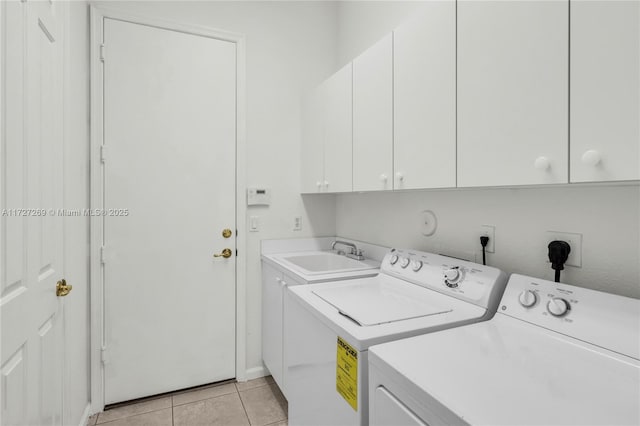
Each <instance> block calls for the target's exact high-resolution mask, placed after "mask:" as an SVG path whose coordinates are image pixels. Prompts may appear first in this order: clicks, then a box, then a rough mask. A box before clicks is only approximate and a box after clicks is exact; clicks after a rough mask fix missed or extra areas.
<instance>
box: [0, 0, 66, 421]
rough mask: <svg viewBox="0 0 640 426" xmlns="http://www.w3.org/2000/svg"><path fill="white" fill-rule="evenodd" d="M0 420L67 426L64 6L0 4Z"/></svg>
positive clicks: (30, 3) (21, 3)
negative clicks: (59, 292)
mask: <svg viewBox="0 0 640 426" xmlns="http://www.w3.org/2000/svg"><path fill="white" fill-rule="evenodd" d="M0 8H1V9H2V12H1V18H2V19H1V24H2V25H1V26H0V29H1V31H0V32H1V37H2V43H0V44H1V45H2V77H3V78H2V95H3V96H2V99H3V104H2V128H3V134H2V135H3V138H2V173H1V176H2V178H1V179H2V185H1V187H2V217H1V219H2V221H1V222H2V227H1V232H2V256H1V265H0V271H1V274H0V275H1V281H0V310H1V318H0V319H1V323H2V345H1V347H2V350H1V352H2V354H1V357H2V359H1V361H0V373H1V374H0V375H1V381H2V383H1V387H0V389H1V390H0V393H1V396H0V399H1V411H0V423H2V424H3V425H4V424H6V425H15V424H29V425H57V424H62V423H63V419H62V397H63V386H62V374H63V354H64V336H63V317H64V315H63V307H64V305H63V301H62V299H61V298H59V297H57V296H56V282H57V281H58V280H60V279H61V278H62V277H63V276H64V272H63V270H62V265H63V259H62V253H63V250H62V248H63V227H62V219H63V218H62V217H61V216H57V214H58V209H60V208H62V188H63V164H62V159H63V149H62V148H63V145H62V143H63V137H62V135H63V134H62V132H63V128H62V122H63V103H62V101H63V99H62V90H63V84H62V77H63V73H62V67H63V43H62V40H61V36H62V33H63V31H62V22H63V21H62V19H61V14H62V13H63V12H62V9H61V4H60V3H58V2H44V1H37V2H27V3H24V2H21V1H18V0H12V1H6V2H2V4H0Z"/></svg>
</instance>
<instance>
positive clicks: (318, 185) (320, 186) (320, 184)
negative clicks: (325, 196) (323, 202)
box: [316, 181, 322, 191]
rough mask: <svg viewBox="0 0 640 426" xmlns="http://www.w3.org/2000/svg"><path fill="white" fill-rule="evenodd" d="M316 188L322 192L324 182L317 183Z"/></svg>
mask: <svg viewBox="0 0 640 426" xmlns="http://www.w3.org/2000/svg"><path fill="white" fill-rule="evenodd" d="M316 186H317V187H318V191H320V190H321V189H322V182H320V181H317V182H316Z"/></svg>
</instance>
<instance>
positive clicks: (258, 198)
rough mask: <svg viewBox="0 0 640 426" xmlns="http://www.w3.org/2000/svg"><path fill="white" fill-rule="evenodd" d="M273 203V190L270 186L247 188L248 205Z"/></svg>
mask: <svg viewBox="0 0 640 426" xmlns="http://www.w3.org/2000/svg"><path fill="white" fill-rule="evenodd" d="M269 204H271V190H270V189H268V188H247V205H248V206H268V205H269Z"/></svg>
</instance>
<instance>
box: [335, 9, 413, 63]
mask: <svg viewBox="0 0 640 426" xmlns="http://www.w3.org/2000/svg"><path fill="white" fill-rule="evenodd" d="M423 4H424V2H423V1H340V2H338V33H337V35H338V38H337V43H336V58H337V65H338V67H337V68H336V69H335V71H337V70H338V69H339V68H341V67H342V66H343V65H345V64H347V63H349V62H350V61H351V60H353V58H355V57H356V56H358V55H359V54H360V53H362V52H363V51H364V50H366V49H367V48H368V47H370V46H371V45H372V44H373V43H375V42H376V41H378V40H379V39H381V38H382V37H384V36H385V35H387V34H389V33H390V32H391V31H393V30H394V29H395V28H396V27H397V26H398V25H400V24H401V23H402V22H404V21H405V20H406V19H407V17H409V16H410V15H411V13H413V12H415V11H416V10H418V8H420V7H422V5H423Z"/></svg>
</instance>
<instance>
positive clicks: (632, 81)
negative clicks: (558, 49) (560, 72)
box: [569, 0, 640, 182]
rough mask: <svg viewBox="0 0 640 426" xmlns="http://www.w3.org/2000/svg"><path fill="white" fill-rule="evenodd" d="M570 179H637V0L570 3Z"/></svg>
mask: <svg viewBox="0 0 640 426" xmlns="http://www.w3.org/2000/svg"><path fill="white" fill-rule="evenodd" d="M570 51H571V79H570V81H571V83H570V84H571V92H570V93H571V102H570V113H571V132H570V136H569V137H570V152H571V168H570V170H571V182H589V181H617V180H635V179H640V107H639V104H640V2H638V1H608V0H607V1H572V2H571V49H570Z"/></svg>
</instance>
